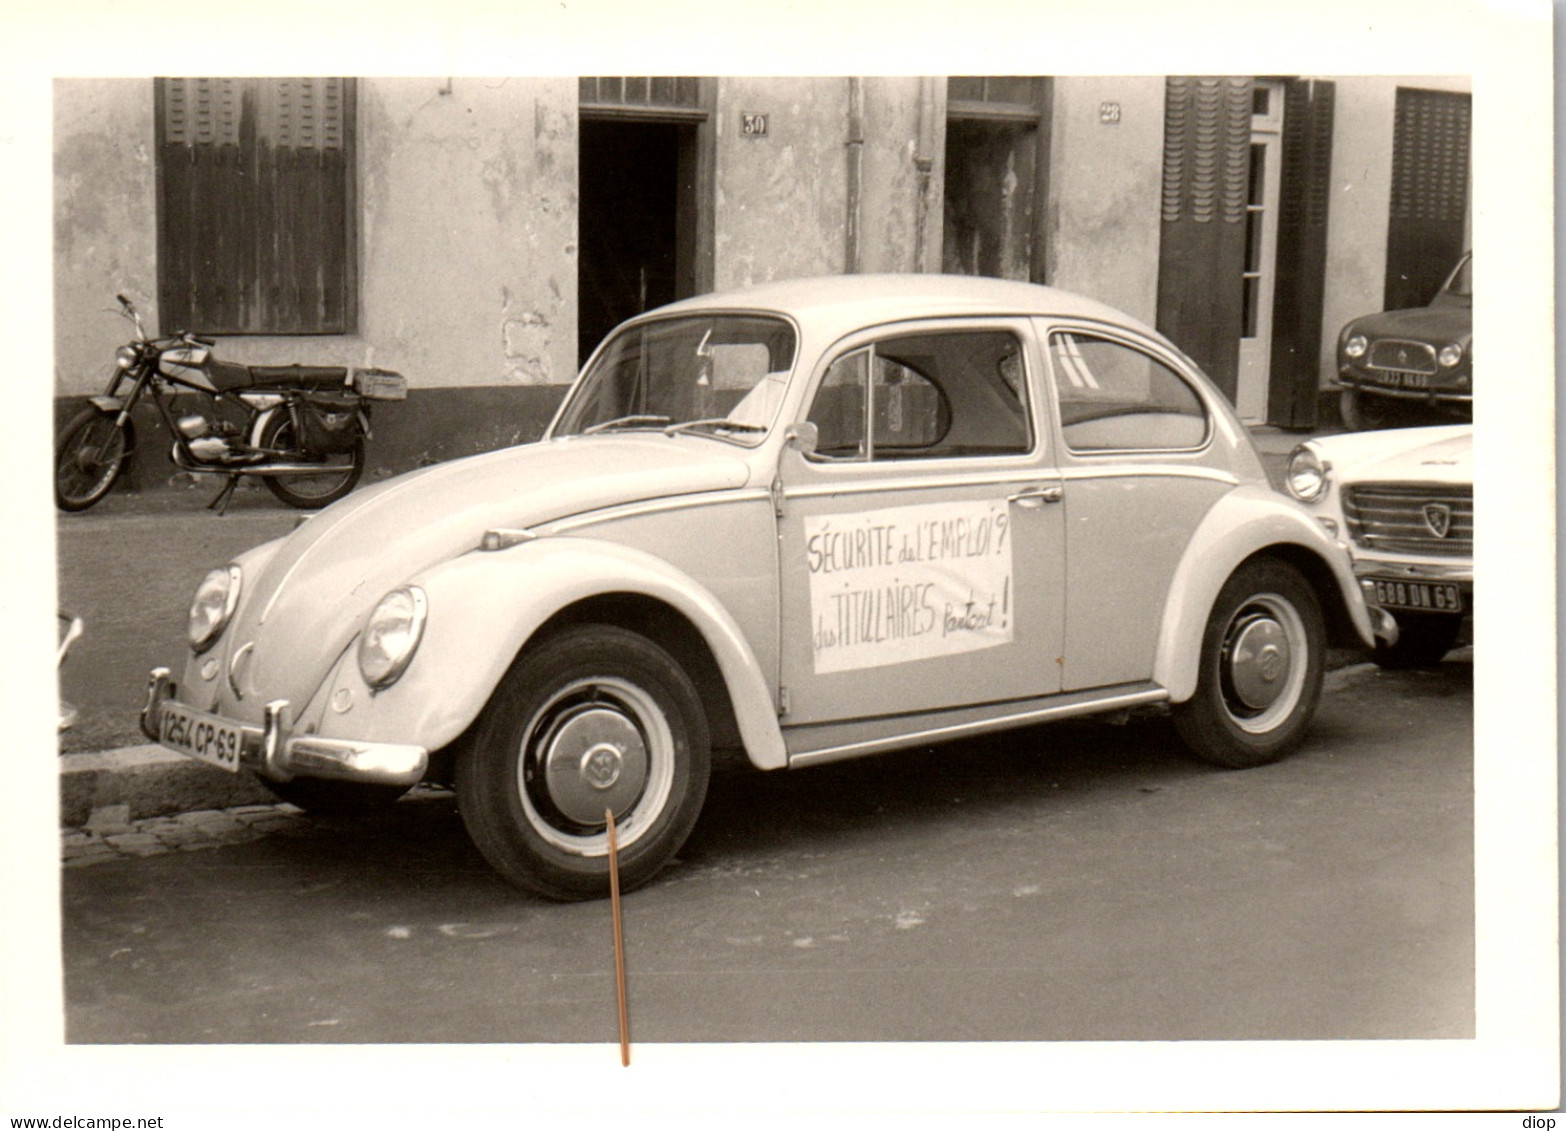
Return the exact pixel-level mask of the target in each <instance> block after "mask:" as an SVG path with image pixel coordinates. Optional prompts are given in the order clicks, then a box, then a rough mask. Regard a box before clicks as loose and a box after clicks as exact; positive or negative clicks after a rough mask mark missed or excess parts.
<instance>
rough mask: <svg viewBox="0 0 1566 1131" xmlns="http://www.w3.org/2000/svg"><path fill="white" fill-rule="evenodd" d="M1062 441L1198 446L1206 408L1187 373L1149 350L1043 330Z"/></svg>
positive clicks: (1106, 446) (1102, 446)
mask: <svg viewBox="0 0 1566 1131" xmlns="http://www.w3.org/2000/svg"><path fill="white" fill-rule="evenodd" d="M1049 362H1050V369H1051V371H1052V373H1053V376H1054V381H1055V391H1056V394H1057V396H1058V397H1059V400H1060V422H1061V431H1062V433H1063V435H1064V438H1065V441H1066V447H1068V448H1070V449H1071V450H1072V451H1077V452H1116V451H1160V450H1163V451H1171V450H1180V449H1185V448H1196V447H1200V446H1201V445H1202V443H1203V442H1204V441H1205V440H1206V439H1207V428H1208V420H1207V410H1206V408H1205V406H1204V405H1203V404H1202V399H1201V397H1199V396H1198V395H1197V393H1196V390H1195V389H1193V388H1191V386H1190V385H1189V384H1187V383H1186V381H1185V379H1184V378H1183V377H1181V376H1180V375H1179V374H1178V373H1176V372H1175V371H1174V370H1173V369H1171V368H1169V367H1168V366H1167V365H1165V364H1164V363H1163V362H1162V361H1160V360H1158V359H1157V358H1156V357H1153V356H1152V355H1151V354H1148V353H1144V352H1142V351H1141V350H1139V349H1136V348H1134V347H1132V346H1128V345H1126V344H1124V343H1122V342H1118V341H1114V340H1112V339H1109V338H1100V337H1096V336H1094V335H1092V334H1084V333H1080V332H1078V331H1071V332H1069V333H1068V332H1066V331H1056V332H1054V333H1052V334H1050V336H1049Z"/></svg>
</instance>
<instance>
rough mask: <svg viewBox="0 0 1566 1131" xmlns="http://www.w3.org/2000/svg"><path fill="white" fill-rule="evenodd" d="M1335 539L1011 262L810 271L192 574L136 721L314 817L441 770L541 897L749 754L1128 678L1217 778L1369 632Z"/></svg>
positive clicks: (906, 732)
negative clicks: (182, 618) (610, 818)
mask: <svg viewBox="0 0 1566 1131" xmlns="http://www.w3.org/2000/svg"><path fill="white" fill-rule="evenodd" d="M1371 625H1372V618H1371V612H1370V611H1369V610H1368V609H1367V607H1366V605H1365V603H1364V600H1363V598H1362V596H1361V593H1360V589H1359V586H1358V584H1357V583H1356V581H1355V579H1354V576H1353V572H1352V570H1351V568H1350V563H1349V558H1348V555H1347V553H1345V552H1344V550H1343V548H1342V547H1341V546H1339V545H1338V544H1337V543H1336V542H1335V540H1334V539H1333V538H1331V537H1329V536H1328V534H1327V533H1326V531H1325V530H1323V528H1322V526H1321V524H1320V523H1318V522H1316V521H1314V520H1313V519H1312V518H1311V517H1310V515H1309V514H1308V513H1307V512H1306V511H1305V509H1304V508H1303V507H1301V506H1300V505H1299V504H1297V503H1296V502H1294V501H1293V500H1291V499H1288V498H1286V497H1285V496H1283V495H1282V494H1279V493H1278V492H1275V491H1273V490H1272V489H1271V488H1269V487H1268V485H1267V478H1266V474H1265V472H1264V470H1263V468H1262V465H1261V462H1260V460H1259V458H1258V457H1257V455H1256V452H1255V450H1254V449H1253V448H1252V446H1251V443H1250V438H1249V435H1248V434H1247V433H1246V431H1245V429H1244V428H1243V427H1241V426H1240V424H1239V423H1238V422H1237V420H1236V419H1235V416H1234V414H1233V412H1232V411H1231V410H1230V408H1229V406H1228V404H1227V403H1226V402H1225V401H1224V399H1223V398H1222V396H1221V395H1220V394H1218V393H1217V392H1216V391H1215V389H1214V388H1213V387H1212V386H1211V385H1210V384H1209V382H1208V381H1207V379H1206V378H1205V377H1203V376H1202V375H1201V373H1199V372H1198V371H1197V369H1196V368H1195V366H1194V365H1192V363H1191V362H1190V361H1189V360H1188V359H1186V358H1185V357H1184V356H1182V355H1181V354H1180V353H1179V352H1178V351H1177V350H1175V349H1174V348H1173V347H1172V346H1171V345H1170V344H1169V343H1168V342H1167V341H1165V340H1164V339H1163V338H1161V337H1159V336H1158V335H1157V334H1156V333H1155V332H1153V331H1152V330H1150V329H1148V328H1147V327H1145V326H1142V325H1140V324H1139V323H1137V322H1136V321H1134V320H1132V319H1130V318H1127V317H1126V316H1125V315H1123V314H1120V313H1119V312H1117V311H1115V310H1112V309H1110V308H1109V307H1106V306H1103V305H1100V304H1099V303H1096V302H1092V301H1089V300H1087V299H1083V298H1078V297H1075V296H1072V295H1069V294H1065V293H1062V292H1060V291H1055V290H1050V289H1046V288H1042V287H1036V286H1031V285H1028V284H1023V283H1011V282H1003V281H998V280H992V279H955V278H938V277H930V276H919V275H905V276H879V277H878V276H850V277H840V278H829V279H816V280H799V281H793V282H785V283H777V284H772V285H768V286H762V287H757V288H755V289H753V290H750V291H745V292H738V293H733V294H720V295H710V296H705V297H701V298H695V299H689V300H686V301H683V302H679V303H675V304H673V305H671V306H668V307H665V308H663V309H660V310H656V311H653V312H651V313H648V314H646V315H642V316H640V317H638V318H636V319H633V320H632V321H630V322H628V323H626V324H625V325H623V326H622V327H620V328H619V329H618V330H616V331H615V332H614V333H613V334H611V335H610V336H609V337H608V338H607V339H606V340H605V341H604V343H603V344H602V345H601V346H600V347H599V348H598V349H597V351H596V352H595V353H594V355H593V357H592V358H591V359H590V360H589V361H588V363H587V365H586V367H585V369H584V370H583V373H582V375H581V377H580V378H578V380H577V382H576V384H575V385H574V386H573V387H572V389H571V390H570V392H569V393H568V394H567V396H566V399H565V401H564V403H563V404H562V406H561V408H560V410H559V412H558V414H557V415H556V417H555V419H554V421H553V423H552V424H551V425H550V427H549V429H548V430H547V432H546V434H545V436H544V438H543V439H542V440H541V441H540V442H538V443H534V444H526V445H523V446H520V447H515V448H509V449H505V450H502V451H497V452H492V453H489V454H486V455H480V456H474V457H471V458H468V459H463V460H457V461H454V462H452V463H448V464H442V465H439V466H436V467H432V468H428V469H425V470H422V471H417V472H413V473H410V474H408V475H404V476H402V477H400V478H398V479H395V480H390V481H387V482H385V483H382V484H378V485H376V486H372V487H370V488H368V489H366V490H361V491H359V492H358V493H356V494H354V495H351V496H349V497H348V498H347V499H344V500H343V501H342V502H339V503H337V504H335V505H333V506H332V507H330V508H328V509H326V510H325V511H323V512H321V513H320V514H318V515H316V516H315V517H313V518H310V519H309V520H307V521H306V522H305V523H304V524H303V525H302V526H301V527H299V528H298V529H297V530H295V531H294V532H293V533H292V534H290V535H289V536H288V537H286V538H283V539H279V540H277V541H274V542H270V543H267V544H266V545H263V546H260V547H257V548H256V549H254V550H251V551H250V552H248V553H246V554H242V555H241V556H240V557H238V558H237V559H235V560H234V561H233V562H231V563H228V564H226V565H224V566H221V567H220V568H218V569H215V570H213V571H212V572H211V573H209V574H208V575H207V576H206V577H205V578H204V579H203V580H202V582H201V583H200V585H199V587H198V589H197V591H196V595H195V599H194V602H193V604H192V606H191V611H190V621H189V633H188V636H189V645H190V649H189V654H188V655H187V656H186V657H185V661H184V675H183V677H182V678H181V679H180V681H179V683H178V687H177V691H176V688H175V685H174V683H173V681H172V680H171V677H170V673H169V672H168V670H166V669H159V670H157V671H155V672H154V673H153V675H152V679H151V684H150V687H149V693H148V701H147V706H146V709H145V711H144V712H143V726H144V728H145V729H146V731H147V733H148V734H149V735H151V736H152V737H154V738H155V739H156V740H158V741H160V742H161V743H162V744H163V745H165V746H167V747H170V748H171V749H174V750H179V751H183V752H185V753H187V754H189V755H192V756H194V757H196V758H200V759H203V760H205V761H208V762H210V763H212V764H214V765H217V766H220V767H222V768H223V769H226V770H229V771H238V770H239V769H240V768H241V767H245V768H249V769H253V770H254V771H256V772H257V773H259V774H260V775H261V777H262V778H263V779H264V780H265V781H266V782H267V783H268V784H269V785H270V786H271V787H272V788H273V789H274V790H275V791H276V792H277V793H278V794H279V795H280V796H282V797H284V798H287V799H288V800H290V801H294V802H297V803H298V804H300V805H303V806H304V807H306V808H319V809H325V808H333V807H345V806H364V805H373V804H380V803H384V802H387V801H390V800H393V799H395V798H396V797H397V796H398V795H400V794H401V793H402V792H404V791H405V790H406V789H407V788H408V787H409V786H411V785H413V784H414V783H416V782H419V781H433V782H440V783H449V784H451V785H453V786H454V787H455V790H456V793H457V799H458V804H459V806H460V809H461V813H462V818H463V821H464V823H465V824H466V826H467V829H468V831H469V833H470V835H471V836H472V838H473V840H474V842H475V843H476V844H477V846H478V848H479V849H480V851H481V852H482V853H483V854H484V856H485V857H486V858H487V859H488V860H489V862H490V863H491V864H492V865H494V867H495V868H496V869H497V870H498V871H499V872H500V873H501V874H502V875H504V876H505V877H506V878H507V879H508V880H510V881H512V882H513V883H515V884H517V885H518V886H520V887H523V888H526V889H528V890H530V891H534V892H538V893H541V894H543V895H546V896H549V897H553V898H559V899H574V898H583V897H592V896H599V895H603V894H606V893H607V891H608V885H609V874H608V868H609V857H608V835H607V819H606V817H607V814H608V813H610V812H612V813H613V815H614V819H615V825H616V828H617V830H618V843H619V853H618V859H619V862H620V877H621V882H622V884H623V885H625V886H634V885H637V884H642V883H645V882H647V881H648V880H649V879H651V878H652V877H653V876H654V875H655V874H656V873H657V871H658V869H659V868H660V867H661V866H662V865H663V864H664V863H665V862H666V861H667V860H668V859H669V858H670V856H672V855H673V854H674V852H675V851H676V849H678V848H679V846H680V844H681V842H682V841H684V839H685V837H686V835H687V833H689V831H690V829H691V827H692V825H693V824H694V822H695V820H696V817H697V814H698V813H699V812H700V810H701V807H702V804H703V801H704V798H705V796H706V791H707V780H708V773H709V767H710V765H711V762H712V759H713V757H714V754H715V753H720V754H724V753H730V754H733V755H734V756H737V757H738V758H740V759H742V760H743V761H745V762H748V763H749V764H750V765H752V766H754V767H755V768H758V769H762V770H774V769H782V768H785V767H805V766H812V765H818V764H820V763H824V762H831V761H834V760H837V759H842V758H851V757H856V756H860V755H866V754H873V753H879V752H883V751H891V750H896V749H899V748H902V747H910V746H916V745H922V744H926V743H929V742H931V741H937V740H942V739H948V738H955V737H958V736H962V735H971V734H977V733H981V732H986V731H993V730H999V729H1001V728H1005V727H1016V726H1023V725H1026V724H1031V723H1038V722H1043V721H1045V720H1052V719H1060V718H1066V717H1069V716H1075V715H1084V714H1091V713H1095V712H1114V711H1121V710H1124V709H1126V708H1129V707H1133V706H1139V705H1143V704H1157V703H1168V704H1171V705H1172V713H1173V718H1174V723H1175V726H1176V728H1177V730H1178V733H1179V735H1180V736H1181V737H1182V738H1183V739H1184V741H1185V743H1186V744H1187V745H1188V746H1189V747H1190V748H1191V750H1192V751H1193V752H1194V753H1195V754H1196V755H1198V756H1199V757H1201V758H1205V759H1207V760H1209V761H1211V762H1215V763H1218V764H1221V765H1224V766H1248V765H1254V764H1257V763H1262V762H1267V761H1271V760H1273V759H1276V758H1279V757H1281V756H1282V755H1283V754H1285V753H1286V752H1288V751H1289V750H1290V749H1292V748H1293V747H1295V746H1296V745H1297V744H1298V743H1299V742H1300V741H1301V739H1302V737H1303V736H1304V734H1305V730H1306V727H1307V725H1308V724H1309V721H1310V718H1311V715H1312V712H1313V711H1314V709H1315V706H1316V703H1317V699H1318V696H1319V694H1320V690H1321V681H1322V661H1323V656H1324V653H1325V649H1326V647H1327V645H1328V644H1329V643H1339V644H1349V645H1353V644H1361V645H1366V646H1368V645H1369V644H1370V643H1371V641H1372V627H1371Z"/></svg>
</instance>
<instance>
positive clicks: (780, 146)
mask: <svg viewBox="0 0 1566 1131" xmlns="http://www.w3.org/2000/svg"><path fill="white" fill-rule="evenodd" d="M742 113H756V114H763V113H764V114H767V115H768V132H767V134H766V136H765V137H745V136H743V135H741V134H740V132H739V122H740V115H741V114H742ZM714 124H715V132H716V142H717V160H716V164H717V169H716V182H717V183H716V192H715V197H716V199H715V200H714V202H713V204H714V209H715V218H714V219H715V224H714V227H715V230H716V237H715V241H714V243H715V246H714V260H713V275H714V279H715V289H716V290H720V291H722V290H728V289H730V288H733V287H743V286H746V285H749V284H751V283H761V282H767V281H770V280H773V279H789V278H798V277H800V276H805V275H834V274H838V273H840V272H841V271H842V269H843V249H844V236H843V232H844V219H845V216H846V215H847V213H846V211H845V209H846V207H847V204H846V201H847V172H846V170H847V158H846V156H845V153H844V142H845V141H846V140H847V136H848V80H847V79H821V78H725V79H721V80H719V83H718V100H717V110H716V122H715V123H714Z"/></svg>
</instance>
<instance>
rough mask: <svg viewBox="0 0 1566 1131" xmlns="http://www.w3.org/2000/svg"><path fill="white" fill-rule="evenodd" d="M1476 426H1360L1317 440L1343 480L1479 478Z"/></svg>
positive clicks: (1458, 480) (1459, 481)
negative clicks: (1360, 429) (1366, 428)
mask: <svg viewBox="0 0 1566 1131" xmlns="http://www.w3.org/2000/svg"><path fill="white" fill-rule="evenodd" d="M1473 435H1474V434H1473V426H1472V425H1470V424H1452V425H1442V426H1440V427H1435V428H1395V429H1389V430H1387V431H1384V432H1355V433H1350V434H1346V435H1342V436H1330V437H1326V438H1324V439H1320V440H1316V441H1313V442H1312V446H1313V447H1315V448H1316V450H1317V452H1318V453H1319V454H1320V455H1321V456H1322V457H1324V458H1325V459H1327V460H1328V461H1330V462H1331V464H1332V472H1333V476H1334V477H1335V478H1336V479H1337V480H1338V481H1339V482H1340V483H1365V482H1375V483H1392V482H1398V483H1442V484H1455V485H1463V484H1472V483H1473V481H1474V443H1473Z"/></svg>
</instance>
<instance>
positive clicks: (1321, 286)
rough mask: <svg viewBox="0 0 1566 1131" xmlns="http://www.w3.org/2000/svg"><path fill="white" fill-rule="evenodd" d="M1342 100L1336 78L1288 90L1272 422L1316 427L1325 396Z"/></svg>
mask: <svg viewBox="0 0 1566 1131" xmlns="http://www.w3.org/2000/svg"><path fill="white" fill-rule="evenodd" d="M1335 99H1336V87H1335V86H1334V84H1332V83H1330V82H1323V81H1321V80H1315V79H1293V80H1291V81H1290V82H1289V83H1288V86H1287V87H1286V88H1285V93H1284V111H1283V163H1282V164H1283V173H1282V176H1283V180H1282V184H1281V186H1280V197H1281V199H1280V201H1279V222H1278V254H1277V260H1276V262H1277V274H1276V282H1275V284H1274V288H1273V311H1272V357H1271V364H1270V366H1269V370H1268V374H1269V388H1268V392H1267V417H1268V419H1267V422H1268V423H1269V424H1273V425H1276V426H1278V427H1280V428H1313V427H1315V425H1316V415H1317V413H1316V409H1317V405H1318V403H1319V402H1320V396H1319V393H1318V390H1319V388H1320V384H1321V350H1322V345H1321V331H1322V325H1321V316H1322V310H1323V308H1324V306H1325V303H1326V282H1327V207H1328V202H1329V201H1330V199H1331V196H1332V184H1331V173H1332V122H1333V107H1334V102H1335Z"/></svg>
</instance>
